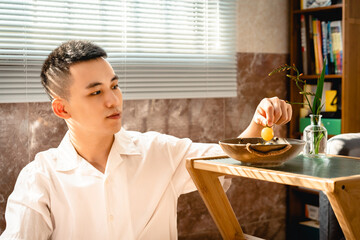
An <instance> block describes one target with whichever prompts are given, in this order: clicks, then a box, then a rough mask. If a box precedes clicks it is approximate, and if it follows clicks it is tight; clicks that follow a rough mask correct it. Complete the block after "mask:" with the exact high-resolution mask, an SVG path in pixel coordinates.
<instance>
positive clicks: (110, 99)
mask: <svg viewBox="0 0 360 240" xmlns="http://www.w3.org/2000/svg"><path fill="white" fill-rule="evenodd" d="M120 98H121V96H119V94H117V93H116V91H110V92H108V94H106V100H105V101H106V102H105V105H106V107H114V106H116V105H118V104H119V102H120Z"/></svg>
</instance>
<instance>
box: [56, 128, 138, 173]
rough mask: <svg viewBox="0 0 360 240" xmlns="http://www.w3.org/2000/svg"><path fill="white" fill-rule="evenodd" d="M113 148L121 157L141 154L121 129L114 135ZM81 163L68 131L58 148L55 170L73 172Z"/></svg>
mask: <svg viewBox="0 0 360 240" xmlns="http://www.w3.org/2000/svg"><path fill="white" fill-rule="evenodd" d="M113 147H115V149H116V151H117V152H118V154H121V155H140V154H141V152H140V151H139V149H138V148H137V147H136V145H135V143H134V141H133V139H132V138H131V136H130V135H129V134H128V133H127V132H126V131H125V129H123V128H121V130H120V131H119V132H118V133H116V134H115V139H114V143H113ZM109 156H110V155H109ZM81 161H82V157H81V156H80V155H79V154H78V153H77V152H76V150H75V148H74V146H73V145H72V143H71V141H70V133H69V131H68V132H67V133H66V134H65V136H64V138H63V140H62V141H61V143H60V145H59V147H58V161H57V163H56V170H57V171H70V170H73V169H75V168H77V167H78V166H79V165H80V163H81Z"/></svg>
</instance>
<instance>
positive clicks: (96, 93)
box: [90, 90, 101, 95]
mask: <svg viewBox="0 0 360 240" xmlns="http://www.w3.org/2000/svg"><path fill="white" fill-rule="evenodd" d="M100 93H101V91H100V90H99V91H96V92H93V93H91V94H90V95H99V94H100Z"/></svg>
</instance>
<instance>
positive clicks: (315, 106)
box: [269, 61, 326, 154]
mask: <svg viewBox="0 0 360 240" xmlns="http://www.w3.org/2000/svg"><path fill="white" fill-rule="evenodd" d="M324 64H326V62H325V61H324ZM284 71H290V73H294V74H293V75H291V74H286V77H288V78H290V79H291V80H293V81H295V85H296V87H297V88H298V89H299V90H300V92H299V93H300V94H301V95H303V96H304V97H305V100H306V102H305V103H304V102H301V103H291V102H290V104H302V105H307V106H309V109H310V111H311V113H312V114H313V115H314V116H313V120H314V123H315V124H318V123H319V120H320V118H319V115H320V111H321V108H322V107H323V105H322V104H321V97H322V92H323V88H324V79H325V67H323V69H322V71H321V74H320V77H319V78H318V80H317V86H316V92H315V93H313V92H307V91H306V80H303V79H301V76H302V75H303V74H302V73H300V72H299V70H298V69H297V67H296V66H295V64H294V65H292V66H290V65H287V64H285V65H283V66H280V67H278V68H276V69H274V70H273V71H272V72H270V73H269V76H271V75H273V74H275V73H280V72H284ZM309 96H314V100H313V102H312V104H311V103H310V100H309ZM323 137H324V134H323V133H322V132H314V138H313V144H314V152H311V153H310V154H318V153H319V148H320V143H321V140H322V138H323Z"/></svg>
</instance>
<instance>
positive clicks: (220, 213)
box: [186, 159, 246, 240]
mask: <svg viewBox="0 0 360 240" xmlns="http://www.w3.org/2000/svg"><path fill="white" fill-rule="evenodd" d="M186 168H187V170H188V172H189V173H190V176H191V178H192V179H193V181H194V183H195V185H196V187H197V189H198V191H199V193H200V195H201V197H202V199H203V201H204V202H205V205H206V207H207V208H208V210H209V212H210V214H211V216H212V218H213V219H214V221H215V223H216V225H217V227H218V229H219V231H220V233H221V236H222V237H223V239H229V240H230V239H231V240H232V239H241V240H244V239H246V238H245V236H244V234H243V231H242V230H241V227H240V224H239V222H238V221H237V219H236V216H235V213H234V211H233V209H232V207H231V205H230V202H229V199H228V198H227V196H226V194H225V192H224V189H223V188H222V186H221V184H220V181H219V179H218V177H219V176H220V175H219V174H218V173H214V172H210V171H205V170H197V169H194V168H193V164H192V160H191V159H189V160H188V161H187V163H186Z"/></svg>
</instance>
